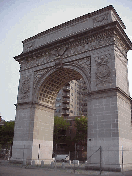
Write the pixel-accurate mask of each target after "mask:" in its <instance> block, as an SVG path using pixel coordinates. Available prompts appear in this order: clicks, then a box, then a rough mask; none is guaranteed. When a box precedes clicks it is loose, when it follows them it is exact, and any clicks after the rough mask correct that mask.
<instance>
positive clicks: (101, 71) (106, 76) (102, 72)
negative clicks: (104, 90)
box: [95, 54, 111, 86]
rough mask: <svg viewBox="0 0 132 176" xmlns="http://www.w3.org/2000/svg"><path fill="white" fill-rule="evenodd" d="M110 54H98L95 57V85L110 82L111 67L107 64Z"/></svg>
mask: <svg viewBox="0 0 132 176" xmlns="http://www.w3.org/2000/svg"><path fill="white" fill-rule="evenodd" d="M110 57H111V56H110V54H106V55H103V56H98V57H96V58H95V63H96V72H95V76H96V86H98V85H104V84H106V83H108V82H111V69H110V67H109V66H108V63H109V60H110Z"/></svg>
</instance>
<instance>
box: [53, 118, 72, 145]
mask: <svg viewBox="0 0 132 176" xmlns="http://www.w3.org/2000/svg"><path fill="white" fill-rule="evenodd" d="M69 125H70V124H69V123H68V122H67V121H66V120H64V118H63V117H58V116H55V118H54V135H53V138H54V139H53V140H54V144H56V143H60V142H63V141H65V140H66V130H67V128H68V127H69Z"/></svg>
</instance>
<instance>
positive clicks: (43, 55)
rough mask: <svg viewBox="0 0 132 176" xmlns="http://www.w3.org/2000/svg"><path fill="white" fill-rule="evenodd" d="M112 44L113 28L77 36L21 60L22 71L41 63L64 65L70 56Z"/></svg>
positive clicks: (47, 65)
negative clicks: (98, 32)
mask: <svg viewBox="0 0 132 176" xmlns="http://www.w3.org/2000/svg"><path fill="white" fill-rule="evenodd" d="M111 44H114V38H113V31H111V30H109V31H105V32H102V33H100V34H94V35H91V36H83V37H81V38H79V39H76V38H75V39H74V40H72V41H67V42H66V43H63V44H60V46H57V47H53V48H49V49H45V50H43V51H40V52H39V53H33V54H32V56H29V57H26V59H25V60H23V61H20V64H21V71H22V70H25V69H29V68H32V67H36V66H40V65H41V66H42V65H44V68H46V67H52V66H53V65H56V66H57V67H62V65H63V64H64V63H65V60H66V58H68V57H71V56H77V55H79V54H81V53H85V52H88V51H91V50H95V49H98V48H100V47H104V46H107V45H111Z"/></svg>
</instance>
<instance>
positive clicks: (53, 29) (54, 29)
mask: <svg viewBox="0 0 132 176" xmlns="http://www.w3.org/2000/svg"><path fill="white" fill-rule="evenodd" d="M108 10H112V11H113V13H114V15H115V16H116V18H117V20H118V21H119V22H120V24H121V25H122V27H123V29H126V27H125V25H124V23H123V22H122V20H121V18H120V16H119V15H118V14H117V12H116V10H115V9H114V7H113V6H112V5H109V6H107V7H104V8H102V9H99V10H97V11H94V12H92V13H88V14H85V15H82V16H80V17H77V18H75V19H73V20H70V21H67V22H65V23H62V24H60V25H58V26H55V27H53V28H50V29H48V30H46V31H43V32H41V33H38V34H37V35H35V36H33V37H30V38H28V39H25V40H24V41H22V43H25V42H28V41H31V40H34V39H36V38H38V37H40V36H43V35H46V34H49V33H51V32H53V31H57V30H59V29H62V28H64V27H67V26H71V25H73V24H76V23H79V22H81V21H83V20H85V19H87V18H91V17H93V16H95V15H99V14H101V13H103V12H106V11H108Z"/></svg>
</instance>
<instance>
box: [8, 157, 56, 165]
mask: <svg viewBox="0 0 132 176" xmlns="http://www.w3.org/2000/svg"><path fill="white" fill-rule="evenodd" d="M32 161H35V165H41V161H44V165H45V164H51V162H52V161H53V160H52V159H49V160H48V159H46V160H31V159H30V160H26V161H25V162H26V164H28V165H32ZM9 162H10V163H14V164H23V159H14V158H11V159H10V161H9Z"/></svg>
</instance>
